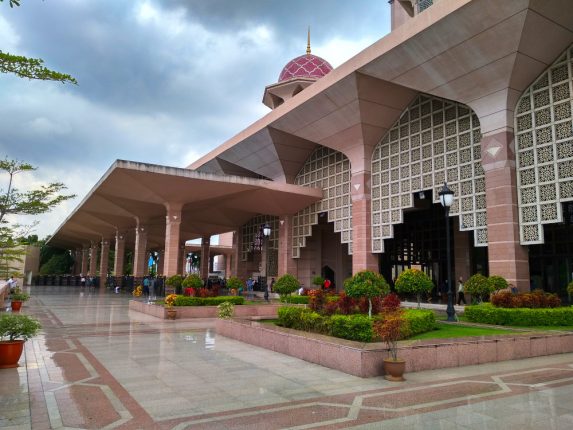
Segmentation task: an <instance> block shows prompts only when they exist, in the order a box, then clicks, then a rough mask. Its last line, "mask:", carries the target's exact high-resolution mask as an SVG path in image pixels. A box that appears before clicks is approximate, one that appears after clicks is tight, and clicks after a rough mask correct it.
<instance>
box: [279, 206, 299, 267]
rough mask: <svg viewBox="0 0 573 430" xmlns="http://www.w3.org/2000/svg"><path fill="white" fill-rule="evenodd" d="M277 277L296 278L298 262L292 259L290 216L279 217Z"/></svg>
mask: <svg viewBox="0 0 573 430" xmlns="http://www.w3.org/2000/svg"><path fill="white" fill-rule="evenodd" d="M278 259H279V261H278V276H279V277H280V276H283V275H286V274H287V273H288V274H291V275H293V276H294V277H298V262H297V261H296V260H295V259H294V258H292V215H285V216H281V217H279V250H278Z"/></svg>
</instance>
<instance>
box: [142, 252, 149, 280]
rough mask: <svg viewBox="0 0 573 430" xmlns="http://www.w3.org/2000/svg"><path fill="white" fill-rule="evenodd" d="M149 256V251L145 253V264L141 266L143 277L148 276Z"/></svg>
mask: <svg viewBox="0 0 573 430" xmlns="http://www.w3.org/2000/svg"><path fill="white" fill-rule="evenodd" d="M150 256H151V253H150V251H147V252H146V253H145V264H144V265H143V275H144V276H148V275H149V257H150Z"/></svg>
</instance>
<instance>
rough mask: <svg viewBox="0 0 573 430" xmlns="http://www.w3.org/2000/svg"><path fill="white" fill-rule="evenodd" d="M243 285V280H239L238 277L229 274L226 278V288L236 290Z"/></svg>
mask: <svg viewBox="0 0 573 430" xmlns="http://www.w3.org/2000/svg"><path fill="white" fill-rule="evenodd" d="M242 286H243V281H241V280H240V279H239V278H237V277H236V276H231V277H230V278H229V279H228V280H227V288H228V289H229V290H238V289H239V288H241V287H242Z"/></svg>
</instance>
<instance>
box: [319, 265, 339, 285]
mask: <svg viewBox="0 0 573 430" xmlns="http://www.w3.org/2000/svg"><path fill="white" fill-rule="evenodd" d="M320 276H322V278H323V279H328V280H329V281H330V282H331V288H332V289H333V290H336V284H335V280H336V276H335V273H334V270H332V269H331V268H330V267H329V266H324V267H323V268H322V271H321V274H320Z"/></svg>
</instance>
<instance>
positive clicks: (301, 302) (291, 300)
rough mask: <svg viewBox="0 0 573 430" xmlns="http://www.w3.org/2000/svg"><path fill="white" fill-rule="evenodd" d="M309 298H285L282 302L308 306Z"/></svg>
mask: <svg viewBox="0 0 573 430" xmlns="http://www.w3.org/2000/svg"><path fill="white" fill-rule="evenodd" d="M308 301H309V297H308V296H283V297H281V302H283V303H290V304H293V305H308Z"/></svg>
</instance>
